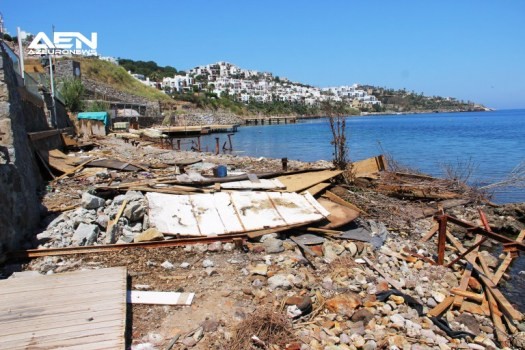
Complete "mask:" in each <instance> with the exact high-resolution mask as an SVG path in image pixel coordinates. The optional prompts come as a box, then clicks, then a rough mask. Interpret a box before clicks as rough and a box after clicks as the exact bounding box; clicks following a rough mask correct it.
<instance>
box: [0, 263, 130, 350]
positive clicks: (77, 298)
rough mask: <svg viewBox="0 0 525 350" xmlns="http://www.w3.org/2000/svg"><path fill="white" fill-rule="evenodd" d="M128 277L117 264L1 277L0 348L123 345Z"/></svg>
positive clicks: (96, 347) (93, 347)
mask: <svg viewBox="0 0 525 350" xmlns="http://www.w3.org/2000/svg"><path fill="white" fill-rule="evenodd" d="M126 277H127V274H126V269H125V268H122V267H117V268H109V269H100V270H88V271H76V272H68V273H62V274H55V275H50V276H35V277H28V278H13V279H8V280H3V281H0V300H2V304H1V305H0V329H1V330H2V331H1V332H0V344H2V345H1V346H0V347H2V348H6V349H27V348H30V349H31V348H37V347H38V348H40V349H44V348H46V349H55V348H63V349H67V348H69V347H70V346H75V347H77V348H84V349H94V350H99V349H107V348H108V347H110V348H113V349H124V331H125V319H126V284H127V280H126ZM83 344H89V346H84V347H82V345H83Z"/></svg>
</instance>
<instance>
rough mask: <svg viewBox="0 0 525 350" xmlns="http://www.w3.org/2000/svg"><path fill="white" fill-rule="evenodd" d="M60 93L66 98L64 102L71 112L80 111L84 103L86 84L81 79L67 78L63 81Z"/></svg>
mask: <svg viewBox="0 0 525 350" xmlns="http://www.w3.org/2000/svg"><path fill="white" fill-rule="evenodd" d="M60 93H61V94H62V96H63V98H64V103H65V105H66V108H67V110H68V111H69V112H73V113H75V112H79V111H81V110H82V108H83V106H84V104H83V101H82V96H83V95H84V85H83V84H82V81H81V80H80V79H75V78H72V79H66V80H64V81H62V87H61V88H60Z"/></svg>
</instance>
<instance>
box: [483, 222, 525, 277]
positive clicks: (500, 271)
mask: <svg viewBox="0 0 525 350" xmlns="http://www.w3.org/2000/svg"><path fill="white" fill-rule="evenodd" d="M524 238H525V230H521V231H520V233H519V235H518V237H516V242H520V243H521V242H523V239H524ZM512 260H514V258H513V254H512V253H507V256H505V259H503V262H502V263H501V265H500V266H499V267H498V269H497V271H496V273H494V276H493V277H492V278H491V280H492V282H494V284H498V282H499V281H500V279H501V277H503V274H504V273H505V271H507V268H508V267H509V265H510V263H511V262H512Z"/></svg>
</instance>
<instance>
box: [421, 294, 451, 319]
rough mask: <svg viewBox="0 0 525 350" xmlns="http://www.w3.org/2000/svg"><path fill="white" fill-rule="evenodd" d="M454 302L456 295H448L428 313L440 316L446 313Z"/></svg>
mask: <svg viewBox="0 0 525 350" xmlns="http://www.w3.org/2000/svg"><path fill="white" fill-rule="evenodd" d="M453 302H454V297H446V298H445V300H443V301H442V302H441V303H439V304H437V305H436V306H435V307H434V308H433V309H432V310H430V311H429V312H428V313H427V315H428V316H433V317H439V315H441V314H442V313H444V312H445V311H446V310H447V309H448V308H449V307H450V305H452V303H453Z"/></svg>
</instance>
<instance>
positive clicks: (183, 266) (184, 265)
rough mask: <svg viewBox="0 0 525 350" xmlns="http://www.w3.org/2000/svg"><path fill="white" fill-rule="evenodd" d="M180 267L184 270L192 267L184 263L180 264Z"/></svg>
mask: <svg viewBox="0 0 525 350" xmlns="http://www.w3.org/2000/svg"><path fill="white" fill-rule="evenodd" d="M180 267H181V268H182V269H187V268H189V267H190V263H187V262H183V263H181V264H180Z"/></svg>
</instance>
